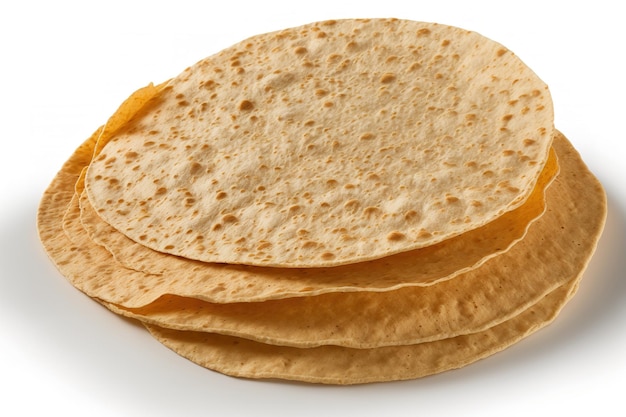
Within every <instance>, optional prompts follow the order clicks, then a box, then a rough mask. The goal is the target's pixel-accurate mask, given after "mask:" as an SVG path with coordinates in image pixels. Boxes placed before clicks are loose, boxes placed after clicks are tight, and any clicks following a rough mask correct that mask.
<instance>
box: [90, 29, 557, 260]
mask: <svg viewBox="0 0 626 417" xmlns="http://www.w3.org/2000/svg"><path fill="white" fill-rule="evenodd" d="M552 134H553V108H552V100H551V97H550V94H549V91H548V88H547V86H546V85H545V83H544V82H543V81H541V80H540V79H539V78H538V77H537V75H536V74H535V73H534V72H533V71H532V70H531V69H530V68H528V67H527V66H526V65H525V64H524V63H523V62H522V61H521V60H520V59H519V58H518V57H517V56H516V55H515V54H513V53H512V52H510V51H509V50H507V49H506V48H505V47H503V46H502V45H500V44H499V43H497V42H494V41H492V40H490V39H487V38H485V37H483V36H481V35H479V34H477V33H475V32H471V31H467V30H463V29H460V28H456V27H452V26H446V25H441V24H434V23H423V22H415V21H408V20H397V19H367V20H358V19H356V20H355V19H346V20H338V21H326V22H317V23H313V24H309V25H305V26H301V27H297V28H291V29H285V30H282V31H279V32H272V33H267V34H262V35H258V36H255V37H252V38H249V39H246V40H244V41H242V42H240V43H237V44H235V45H233V46H231V47H229V48H226V49H224V50H223V51H221V52H219V53H217V54H215V55H212V56H210V57H208V58H206V59H204V60H202V61H200V62H198V63H197V64H195V65H193V66H191V67H189V68H188V69H187V70H185V71H184V72H183V73H181V74H180V75H179V76H178V77H175V78H174V79H172V80H170V81H169V82H168V83H167V85H166V86H165V87H164V88H163V89H162V90H161V92H160V93H159V94H158V95H157V96H155V98H154V100H153V101H152V104H151V105H150V106H147V107H146V108H145V109H143V110H142V111H141V112H139V113H138V114H137V115H136V117H134V118H133V119H132V120H131V121H130V122H129V123H127V124H126V125H124V126H123V127H122V128H120V129H118V130H117V132H115V133H114V134H113V135H112V136H111V137H110V139H109V140H108V141H107V143H106V144H104V145H103V146H102V149H101V151H99V155H98V157H96V158H95V160H94V161H93V163H92V164H91V165H90V167H89V170H88V172H87V176H86V180H85V184H86V190H87V193H88V197H89V201H90V202H91V204H92V206H93V207H94V208H95V209H96V212H97V213H98V215H100V216H101V217H102V218H103V219H104V220H105V221H106V222H107V223H109V224H110V225H111V226H113V227H115V228H116V229H117V230H118V231H120V232H121V233H123V234H125V235H126V236H128V237H129V238H131V239H132V240H134V241H135V242H137V243H140V244H142V245H144V246H147V247H149V248H151V249H154V250H157V251H160V252H165V253H170V254H173V255H177V256H181V257H185V258H188V259H196V260H200V261H204V262H220V263H229V264H248V265H258V266H274V267H327V266H333V265H341V264H349V263H356V262H363V261H366V260H371V259H377V258H381V257H384V256H388V255H391V254H394V253H401V252H405V251H408V250H412V249H418V248H421V247H427V246H431V245H433V244H435V243H438V242H441V241H443V240H446V239H448V238H451V237H453V236H456V235H459V234H462V233H465V232H467V231H470V230H473V229H476V228H478V227H480V226H483V225H485V224H486V223H489V222H491V221H493V220H495V219H496V218H497V217H499V216H501V215H502V214H503V213H505V212H507V211H510V210H512V209H514V208H515V207H518V206H520V205H521V204H523V202H524V201H525V200H526V199H527V198H528V196H529V195H530V193H531V192H532V190H533V189H534V187H535V183H536V181H537V179H538V177H539V174H540V172H541V170H542V168H543V166H544V165H545V163H546V160H547V158H548V151H549V148H550V145H551V140H552Z"/></svg>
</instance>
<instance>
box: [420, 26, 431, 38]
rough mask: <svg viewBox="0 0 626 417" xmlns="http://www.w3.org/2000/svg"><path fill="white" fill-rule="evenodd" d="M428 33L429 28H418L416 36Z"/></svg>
mask: <svg viewBox="0 0 626 417" xmlns="http://www.w3.org/2000/svg"><path fill="white" fill-rule="evenodd" d="M428 35H430V29H427V28H423V29H420V30H418V31H417V36H418V37H420V36H428Z"/></svg>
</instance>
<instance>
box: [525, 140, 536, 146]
mask: <svg viewBox="0 0 626 417" xmlns="http://www.w3.org/2000/svg"><path fill="white" fill-rule="evenodd" d="M536 142H537V141H535V140H533V139H524V146H530V145H533V144H535V143H536Z"/></svg>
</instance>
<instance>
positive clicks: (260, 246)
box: [256, 240, 272, 250]
mask: <svg viewBox="0 0 626 417" xmlns="http://www.w3.org/2000/svg"><path fill="white" fill-rule="evenodd" d="M271 246H272V243H271V242H268V241H266V240H263V241H261V242H260V243H259V244H258V246H257V247H256V249H257V250H263V249H267V248H269V247H271Z"/></svg>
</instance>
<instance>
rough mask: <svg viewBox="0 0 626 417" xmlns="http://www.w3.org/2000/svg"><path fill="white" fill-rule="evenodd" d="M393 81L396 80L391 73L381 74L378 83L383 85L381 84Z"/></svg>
mask: <svg viewBox="0 0 626 417" xmlns="http://www.w3.org/2000/svg"><path fill="white" fill-rule="evenodd" d="M395 79H396V76H395V74H392V73H390V72H388V73H386V74H383V75H382V76H381V77H380V82H381V83H383V84H388V83H390V82H393V81H394V80H395Z"/></svg>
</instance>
